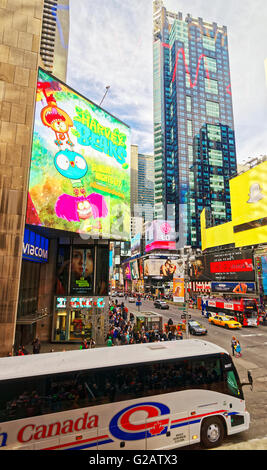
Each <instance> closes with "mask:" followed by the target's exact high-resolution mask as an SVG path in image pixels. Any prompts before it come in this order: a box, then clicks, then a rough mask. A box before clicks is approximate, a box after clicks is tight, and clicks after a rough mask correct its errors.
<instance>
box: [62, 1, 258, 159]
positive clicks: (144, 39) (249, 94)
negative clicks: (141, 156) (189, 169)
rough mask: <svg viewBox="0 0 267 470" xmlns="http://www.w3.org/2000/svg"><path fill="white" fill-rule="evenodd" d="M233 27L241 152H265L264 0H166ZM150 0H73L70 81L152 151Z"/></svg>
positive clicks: (243, 155)
mask: <svg viewBox="0 0 267 470" xmlns="http://www.w3.org/2000/svg"><path fill="white" fill-rule="evenodd" d="M164 4H165V6H166V8H167V9H169V10H170V11H174V12H178V11H181V12H182V13H183V15H184V16H186V14H187V13H190V14H191V15H192V16H194V17H202V18H203V19H204V20H207V21H210V22H216V23H218V25H225V26H227V29H228V41H229V57H230V70H231V82H232V95H233V108H234V122H235V131H236V144H237V157H238V161H239V162H241V161H243V160H246V159H248V158H251V157H254V156H259V155H263V154H267V86H266V79H265V70H264V60H265V59H266V58H267V28H266V18H267V2H266V0H253V1H252V0H165V2H164ZM152 27H153V25H152V0H70V43H69V60H68V75H67V83H68V84H69V85H70V86H72V87H73V88H74V89H76V90H77V91H79V92H80V93H82V94H83V95H85V96H86V97H88V98H89V99H91V100H92V101H94V102H95V103H97V104H99V103H100V102H101V100H102V98H103V96H104V93H105V91H106V86H108V85H109V86H110V89H109V92H108V94H107V96H106V98H105V100H104V102H103V105H102V106H103V108H104V109H106V110H107V111H108V112H110V113H112V114H113V115H115V116H117V117H118V118H119V119H121V120H122V121H124V122H125V123H126V124H128V125H129V126H130V127H131V128H132V143H133V144H136V145H138V146H139V151H140V152H142V153H149V154H151V153H153V63H152Z"/></svg>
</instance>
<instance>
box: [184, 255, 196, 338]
mask: <svg viewBox="0 0 267 470" xmlns="http://www.w3.org/2000/svg"><path fill="white" fill-rule="evenodd" d="M184 248H187V249H188V252H187V254H186V258H185V257H184V260H185V275H184V289H185V298H184V303H185V314H184V317H185V327H186V339H188V337H189V334H188V320H190V318H191V315H189V313H188V304H189V302H188V301H189V295H188V282H189V280H190V277H189V262H193V261H195V260H196V257H195V256H194V255H193V254H192V247H191V246H187V247H184Z"/></svg>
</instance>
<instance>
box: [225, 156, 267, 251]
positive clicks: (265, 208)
mask: <svg viewBox="0 0 267 470" xmlns="http://www.w3.org/2000/svg"><path fill="white" fill-rule="evenodd" d="M240 188H242V191H240ZM230 193H231V208H232V221H233V232H234V240H235V246H249V245H256V244H260V243H266V242H267V161H265V162H263V163H261V164H259V165H257V166H256V167H255V168H251V169H250V170H248V171H246V172H245V173H243V174H241V175H238V176H237V177H236V178H233V179H232V180H230Z"/></svg>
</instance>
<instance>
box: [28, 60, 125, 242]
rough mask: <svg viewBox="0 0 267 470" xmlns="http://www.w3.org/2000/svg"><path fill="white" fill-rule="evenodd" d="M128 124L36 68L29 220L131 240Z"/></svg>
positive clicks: (108, 237) (63, 228)
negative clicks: (37, 71) (36, 80)
mask: <svg viewBox="0 0 267 470" xmlns="http://www.w3.org/2000/svg"><path fill="white" fill-rule="evenodd" d="M130 148H131V144H130V129H129V127H128V126H127V125H126V124H124V123H122V122H121V121H119V120H118V119H116V118H115V117H113V116H112V115H110V114H109V113H107V112H106V111H104V110H103V109H102V108H100V107H99V106H97V105H95V104H94V103H92V102H91V101H89V100H87V99H86V98H84V97H82V96H81V95H79V94H78V93H77V92H75V91H74V90H72V89H71V88H69V87H68V86H66V85H65V84H63V83H62V82H60V81H58V80H57V79H56V78H54V77H53V76H51V75H49V74H47V73H46V72H44V71H43V70H42V69H39V74H38V83H37V96H36V109H35V122H34V132H33V144H32V156H31V167H30V178H29V195H28V207H27V219H26V221H27V223H28V224H31V225H39V226H45V227H50V228H53V229H59V230H66V231H70V232H77V233H86V234H88V235H91V236H93V237H101V238H106V239H121V240H129V239H130Z"/></svg>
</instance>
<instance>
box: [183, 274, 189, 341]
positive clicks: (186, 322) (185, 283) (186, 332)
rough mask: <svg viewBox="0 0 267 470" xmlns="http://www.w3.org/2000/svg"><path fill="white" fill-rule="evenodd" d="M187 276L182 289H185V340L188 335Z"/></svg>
mask: <svg viewBox="0 0 267 470" xmlns="http://www.w3.org/2000/svg"><path fill="white" fill-rule="evenodd" d="M187 281H188V279H187V274H186V276H185V280H184V288H185V298H184V300H185V310H186V314H185V336H186V339H188V338H189V335H188V289H187Z"/></svg>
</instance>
